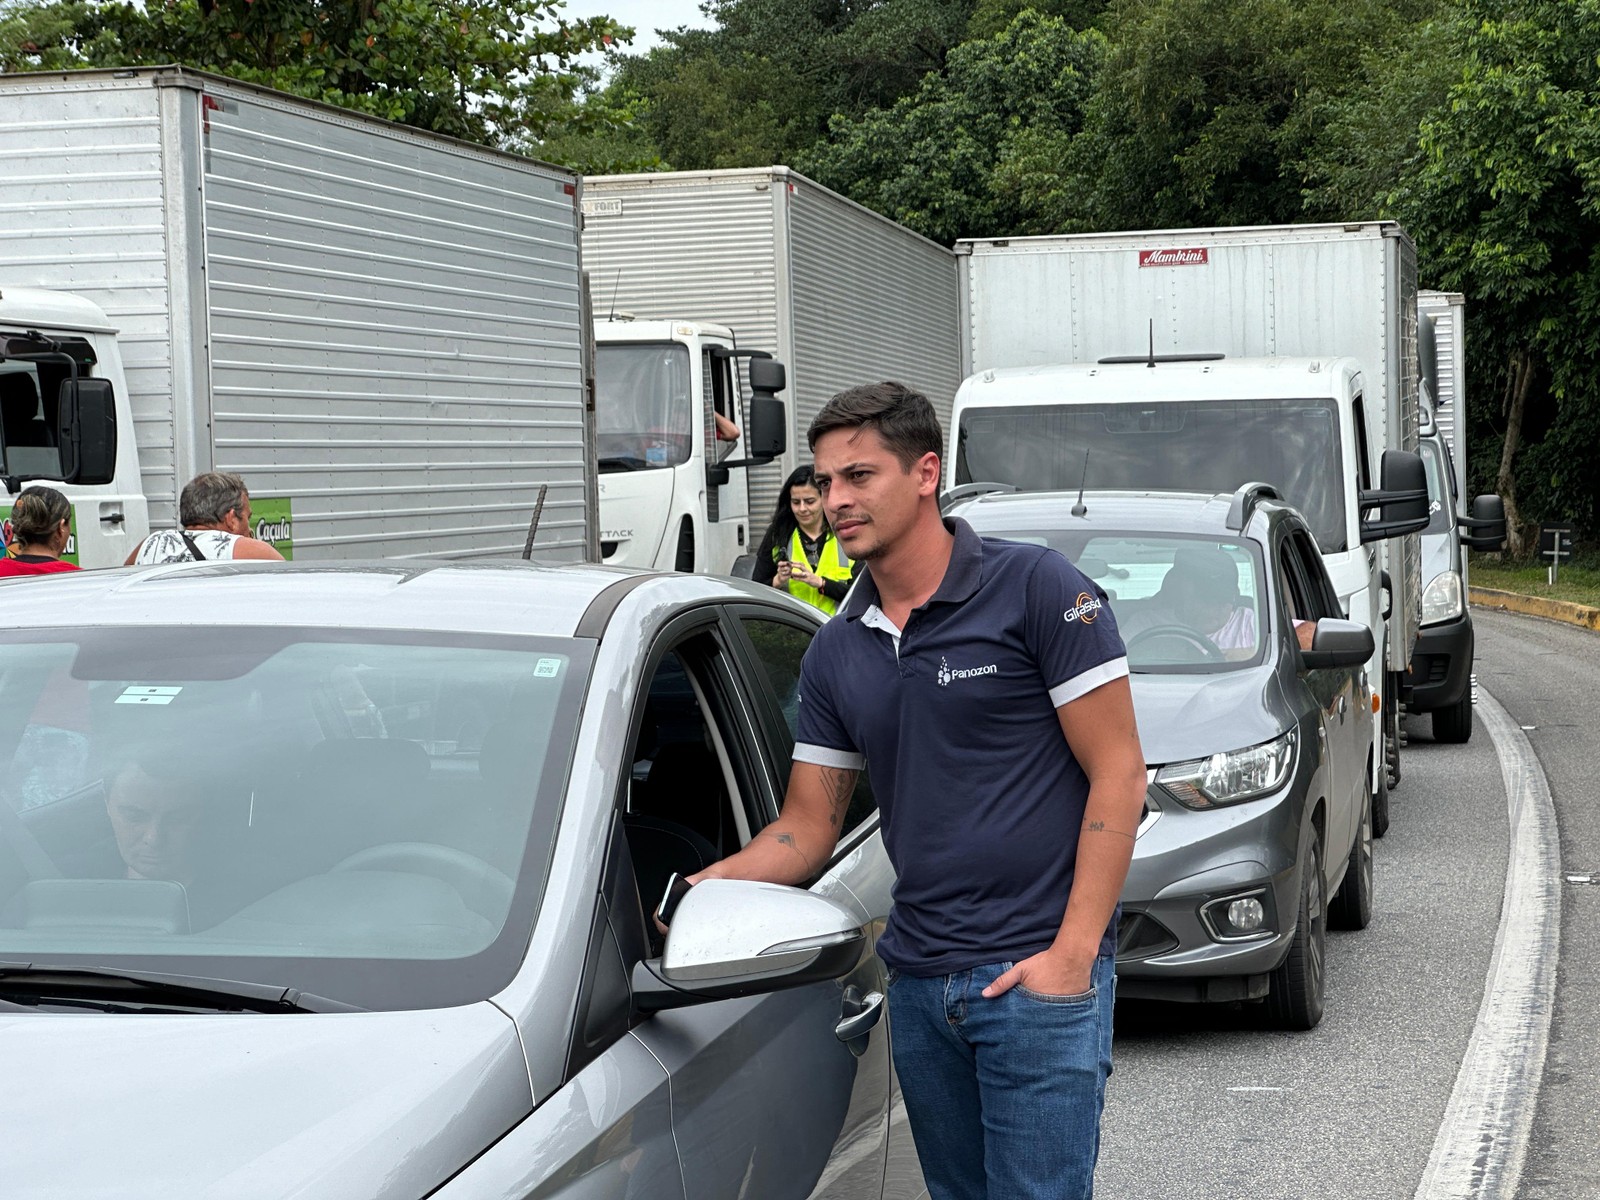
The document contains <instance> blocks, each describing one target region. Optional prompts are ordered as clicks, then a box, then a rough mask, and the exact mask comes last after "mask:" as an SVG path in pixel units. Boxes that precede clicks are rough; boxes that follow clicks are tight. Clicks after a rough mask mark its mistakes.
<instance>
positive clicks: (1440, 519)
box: [1419, 438, 1455, 533]
mask: <svg viewBox="0 0 1600 1200" xmlns="http://www.w3.org/2000/svg"><path fill="white" fill-rule="evenodd" d="M1419 449H1420V450H1421V451H1422V465H1423V467H1424V469H1425V470H1426V471H1427V473H1428V527H1427V528H1426V529H1424V530H1423V531H1422V532H1423V533H1449V532H1450V529H1451V526H1452V525H1454V524H1455V521H1454V517H1455V505H1454V503H1453V502H1452V500H1451V497H1450V463H1449V461H1448V459H1447V458H1446V457H1445V449H1444V446H1443V445H1442V444H1441V443H1439V442H1438V441H1437V440H1435V439H1434V438H1423V439H1422V442H1421V444H1420V446H1419Z"/></svg>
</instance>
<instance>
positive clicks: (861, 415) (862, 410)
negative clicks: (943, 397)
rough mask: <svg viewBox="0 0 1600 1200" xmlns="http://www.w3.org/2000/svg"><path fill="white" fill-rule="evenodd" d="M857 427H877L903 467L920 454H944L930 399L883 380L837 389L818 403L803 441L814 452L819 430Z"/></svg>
mask: <svg viewBox="0 0 1600 1200" xmlns="http://www.w3.org/2000/svg"><path fill="white" fill-rule="evenodd" d="M860 428H871V429H875V430H877V431H878V436H879V437H881V438H882V439H883V440H884V442H885V444H886V445H888V447H889V449H890V450H892V451H893V452H894V456H895V457H896V458H898V459H899V460H900V467H901V469H902V470H905V471H909V470H910V469H911V467H912V464H914V463H915V462H916V461H917V460H918V459H919V458H921V457H922V456H923V455H924V454H937V455H940V456H941V457H942V456H943V455H944V430H943V429H941V428H940V427H939V414H938V413H936V412H934V411H933V402H932V401H931V400H929V399H928V398H927V397H926V396H924V395H923V394H922V393H921V392H918V391H915V390H913V389H911V388H908V387H907V386H906V385H905V384H903V383H893V382H889V381H887V380H886V381H885V382H883V383H867V384H863V385H862V386H860V387H853V388H850V389H849V390H848V391H843V392H840V393H839V394H838V395H837V396H835V397H834V398H833V399H832V400H829V401H828V402H827V403H826V404H824V405H823V406H822V411H821V412H819V413H818V414H817V415H816V419H815V420H813V421H812V422H811V428H810V429H808V430H807V431H806V441H807V442H809V443H810V445H811V450H812V452H813V453H815V452H816V449H817V442H818V440H819V439H820V438H821V437H822V435H823V434H826V433H832V432H833V431H834V430H835V429H860Z"/></svg>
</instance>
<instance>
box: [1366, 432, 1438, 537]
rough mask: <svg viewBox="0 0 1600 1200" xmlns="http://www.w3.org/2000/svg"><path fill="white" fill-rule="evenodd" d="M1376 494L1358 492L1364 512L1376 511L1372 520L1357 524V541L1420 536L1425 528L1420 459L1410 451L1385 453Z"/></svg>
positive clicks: (1424, 488)
mask: <svg viewBox="0 0 1600 1200" xmlns="http://www.w3.org/2000/svg"><path fill="white" fill-rule="evenodd" d="M1380 478H1381V479H1382V484H1381V485H1380V487H1379V490H1378V491H1375V492H1362V493H1361V496H1360V500H1359V503H1360V505H1361V509H1362V511H1363V512H1365V511H1366V510H1367V509H1369V508H1376V509H1378V516H1377V518H1376V519H1374V520H1366V519H1363V520H1362V522H1361V541H1362V543H1363V544H1365V543H1367V542H1380V541H1382V540H1384V539H1385V538H1392V537H1402V536H1404V535H1405V534H1408V533H1421V532H1422V531H1423V530H1424V529H1426V528H1427V527H1428V521H1429V519H1430V518H1429V514H1428V472H1427V470H1426V468H1424V467H1423V465H1422V456H1421V455H1420V454H1414V453H1412V452H1411V451H1410V450H1385V451H1384V452H1383V463H1382V466H1381V469H1380Z"/></svg>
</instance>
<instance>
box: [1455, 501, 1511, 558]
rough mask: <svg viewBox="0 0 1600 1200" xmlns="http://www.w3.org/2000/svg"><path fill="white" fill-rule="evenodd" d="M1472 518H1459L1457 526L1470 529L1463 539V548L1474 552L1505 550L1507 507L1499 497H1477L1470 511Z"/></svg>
mask: <svg viewBox="0 0 1600 1200" xmlns="http://www.w3.org/2000/svg"><path fill="white" fill-rule="evenodd" d="M1470 512H1471V516H1466V517H1457V518H1456V524H1457V525H1458V526H1460V527H1461V528H1462V529H1470V530H1472V532H1471V533H1470V534H1464V535H1463V536H1462V538H1461V544H1462V545H1463V546H1471V547H1472V548H1473V549H1474V550H1504V549H1505V546H1506V506H1505V502H1504V501H1502V500H1501V499H1500V497H1499V496H1495V495H1487V496H1476V497H1474V498H1473V501H1472V508H1471V509H1470Z"/></svg>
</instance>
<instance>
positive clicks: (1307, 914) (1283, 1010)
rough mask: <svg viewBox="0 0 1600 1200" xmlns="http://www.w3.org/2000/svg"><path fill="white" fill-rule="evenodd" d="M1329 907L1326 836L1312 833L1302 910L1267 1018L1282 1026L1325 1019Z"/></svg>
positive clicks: (1295, 1026)
mask: <svg viewBox="0 0 1600 1200" xmlns="http://www.w3.org/2000/svg"><path fill="white" fill-rule="evenodd" d="M1327 924H1328V908H1327V904H1326V903H1325V897H1324V894H1323V887H1322V838H1321V837H1320V836H1319V835H1318V834H1316V833H1315V832H1313V833H1312V835H1311V853H1310V854H1308V855H1307V856H1306V862H1305V866H1304V867H1303V868H1301V871H1300V912H1299V914H1298V919H1297V920H1296V922H1295V928H1294V940H1293V941H1292V942H1290V944H1289V953H1288V955H1287V957H1285V958H1284V960H1283V962H1282V963H1281V964H1280V965H1279V967H1278V969H1277V970H1276V971H1274V972H1273V973H1272V982H1271V984H1270V985H1269V988H1268V991H1267V999H1266V1005H1267V1020H1268V1021H1270V1022H1271V1023H1272V1024H1273V1025H1274V1026H1275V1027H1276V1028H1278V1029H1314V1028H1316V1025H1317V1022H1318V1021H1320V1020H1322V993H1323V986H1324V983H1325V975H1326V971H1325V967H1326V963H1325V961H1324V958H1325V953H1326V950H1327V936H1328V929H1327Z"/></svg>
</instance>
